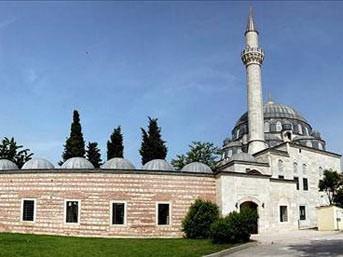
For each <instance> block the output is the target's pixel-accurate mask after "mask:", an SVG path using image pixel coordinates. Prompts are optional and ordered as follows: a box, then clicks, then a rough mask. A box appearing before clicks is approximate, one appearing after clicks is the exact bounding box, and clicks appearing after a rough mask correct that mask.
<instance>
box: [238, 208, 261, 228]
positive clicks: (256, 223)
mask: <svg viewBox="0 0 343 257" xmlns="http://www.w3.org/2000/svg"><path fill="white" fill-rule="evenodd" d="M257 207H258V205H257V204H256V203H254V202H252V201H246V202H243V203H241V204H240V206H239V208H240V210H242V209H244V208H249V209H252V210H254V211H256V213H257V214H258V208H257ZM250 233H251V234H257V233H258V219H256V221H255V224H254V226H253V227H252V229H251V231H250Z"/></svg>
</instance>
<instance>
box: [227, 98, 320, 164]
mask: <svg viewBox="0 0 343 257" xmlns="http://www.w3.org/2000/svg"><path fill="white" fill-rule="evenodd" d="M263 113H264V120H263V122H264V123H263V125H264V126H263V129H264V137H265V143H266V146H267V147H273V146H276V145H279V144H281V143H283V142H293V143H295V144H299V145H303V146H307V147H311V148H315V149H318V150H325V141H324V140H323V139H322V138H321V137H320V133H319V132H316V131H314V130H313V129H312V126H311V124H310V123H309V122H308V121H307V120H306V119H305V118H304V117H303V116H302V115H301V114H300V113H299V112H298V111H296V110H295V109H294V108H292V107H290V106H287V105H284V104H279V103H275V102H273V101H268V102H267V103H265V104H264V106H263ZM248 143H249V122H248V113H247V112H246V113H244V114H243V115H242V116H241V117H240V118H239V119H238V121H237V122H236V125H235V127H234V128H233V129H232V131H231V137H228V138H226V139H225V140H224V143H223V156H222V159H228V158H230V157H231V156H232V155H234V154H236V153H239V152H248Z"/></svg>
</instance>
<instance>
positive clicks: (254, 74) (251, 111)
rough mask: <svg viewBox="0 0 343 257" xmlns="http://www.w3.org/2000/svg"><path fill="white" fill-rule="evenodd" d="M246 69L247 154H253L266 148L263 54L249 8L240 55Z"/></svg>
mask: <svg viewBox="0 0 343 257" xmlns="http://www.w3.org/2000/svg"><path fill="white" fill-rule="evenodd" d="M241 58H242V61H243V63H244V65H245V67H246V76H247V92H248V120H249V123H248V124H249V139H248V140H249V141H248V144H249V145H248V152H249V153H250V154H254V153H256V152H259V151H261V150H263V149H265V148H266V145H265V142H264V118H263V100H262V82H261V65H262V62H263V59H264V52H263V50H262V49H261V48H259V47H258V31H257V30H256V26H255V23H254V18H253V13H252V8H250V12H249V17H248V24H247V28H246V31H245V48H244V50H243V51H242V55H241Z"/></svg>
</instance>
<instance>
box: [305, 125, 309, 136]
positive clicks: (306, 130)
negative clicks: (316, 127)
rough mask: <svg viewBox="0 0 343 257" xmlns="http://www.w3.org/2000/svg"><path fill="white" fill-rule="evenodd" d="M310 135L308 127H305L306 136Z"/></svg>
mask: <svg viewBox="0 0 343 257" xmlns="http://www.w3.org/2000/svg"><path fill="white" fill-rule="evenodd" d="M308 135H309V133H308V128H307V127H305V136H308Z"/></svg>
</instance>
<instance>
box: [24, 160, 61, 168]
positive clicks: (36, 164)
mask: <svg viewBox="0 0 343 257" xmlns="http://www.w3.org/2000/svg"><path fill="white" fill-rule="evenodd" d="M54 168H55V167H54V165H52V163H51V162H49V161H48V160H46V159H43V158H33V159H31V160H29V161H27V162H25V163H24V165H23V167H22V169H23V170H37V169H39V170H49V169H54Z"/></svg>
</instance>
